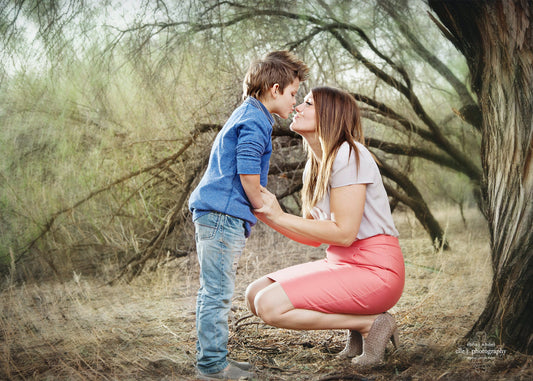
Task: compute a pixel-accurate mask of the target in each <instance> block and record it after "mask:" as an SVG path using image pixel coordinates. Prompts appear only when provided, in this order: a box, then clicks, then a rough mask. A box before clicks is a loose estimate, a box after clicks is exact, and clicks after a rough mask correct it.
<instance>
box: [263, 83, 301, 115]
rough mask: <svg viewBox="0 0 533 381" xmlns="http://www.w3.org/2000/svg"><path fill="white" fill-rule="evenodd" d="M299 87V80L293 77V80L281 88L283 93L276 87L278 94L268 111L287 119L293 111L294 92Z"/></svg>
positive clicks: (294, 103)
mask: <svg viewBox="0 0 533 381" xmlns="http://www.w3.org/2000/svg"><path fill="white" fill-rule="evenodd" d="M299 87H300V80H299V79H298V78H295V79H294V81H293V82H292V83H291V84H289V85H288V86H287V87H286V88H285V89H283V94H282V93H281V91H280V90H279V89H278V90H277V91H278V94H277V95H278V96H277V97H276V98H275V99H274V101H273V103H272V107H271V109H270V112H271V113H272V114H277V115H279V116H280V117H281V118H283V119H287V118H288V117H289V116H290V115H291V113H292V112H293V111H294V106H295V105H296V93H297V92H298V89H299Z"/></svg>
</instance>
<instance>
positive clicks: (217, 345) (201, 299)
mask: <svg viewBox="0 0 533 381" xmlns="http://www.w3.org/2000/svg"><path fill="white" fill-rule="evenodd" d="M194 226H195V230H196V233H195V240H196V251H197V253H198V261H199V263H200V289H199V290H198V298H197V299H196V330H197V334H198V340H197V342H196V349H197V354H196V360H197V367H198V369H199V370H200V371H201V372H202V373H206V374H208V373H216V372H219V371H221V370H223V369H224V368H225V367H226V366H227V365H228V361H227V359H226V356H227V354H228V349H227V345H228V335H229V327H228V314H229V310H230V308H231V298H232V296H233V291H234V289H235V273H236V270H237V262H238V260H239V258H240V256H241V254H242V251H243V250H244V244H245V243H246V238H245V236H244V233H245V232H244V221H243V220H241V219H240V218H235V217H231V216H228V215H225V214H222V213H217V212H210V213H208V214H205V215H203V216H201V217H199V218H197V219H196V221H195V222H194Z"/></svg>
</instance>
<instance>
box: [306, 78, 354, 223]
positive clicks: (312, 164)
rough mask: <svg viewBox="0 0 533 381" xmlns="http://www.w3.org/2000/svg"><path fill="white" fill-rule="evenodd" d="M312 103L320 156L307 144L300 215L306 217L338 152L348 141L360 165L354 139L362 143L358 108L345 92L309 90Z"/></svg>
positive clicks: (320, 195) (320, 194) (325, 187)
mask: <svg viewBox="0 0 533 381" xmlns="http://www.w3.org/2000/svg"><path fill="white" fill-rule="evenodd" d="M311 92H312V94H313V102H314V104H315V113H316V123H317V134H318V137H319V140H320V145H321V147H322V158H320V159H319V158H316V157H315V155H314V154H313V152H312V151H311V150H310V149H309V147H307V152H308V161H307V165H306V176H305V178H304V182H303V187H302V204H303V205H302V209H303V215H304V216H305V217H309V216H310V214H311V210H312V208H313V207H314V206H315V205H316V204H317V202H318V201H320V200H322V199H323V198H324V196H325V195H326V194H327V190H328V186H329V178H330V175H331V167H332V166H333V161H334V160H335V156H337V152H338V150H339V148H340V146H341V145H342V143H344V142H348V144H349V145H350V147H351V151H350V155H351V153H352V150H353V152H354V154H355V160H356V163H357V165H359V151H358V150H357V146H356V145H355V142H359V143H362V144H364V137H363V130H362V128H361V118H360V113H359V107H358V106H357V102H356V101H355V99H354V97H353V96H351V95H350V94H349V93H348V92H346V91H343V90H340V89H336V88H333V87H316V88H314V89H312V90H311Z"/></svg>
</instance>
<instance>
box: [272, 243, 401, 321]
mask: <svg viewBox="0 0 533 381" xmlns="http://www.w3.org/2000/svg"><path fill="white" fill-rule="evenodd" d="M326 254H327V256H326V258H325V259H322V260H319V261H315V262H309V263H303V264H299V265H295V266H291V267H287V268H285V269H282V270H279V271H276V272H273V273H271V274H268V275H267V277H268V278H270V279H271V280H273V281H276V282H279V283H280V284H281V286H282V287H283V290H284V291H285V293H286V294H287V296H288V297H289V299H290V301H291V303H292V304H293V306H294V308H301V309H307V310H315V311H320V312H325V313H342V314H351V315H371V314H378V313H381V312H385V311H387V310H388V309H390V308H391V307H393V306H394V305H395V304H396V303H397V302H398V300H399V299H400V296H401V295H402V291H403V286H404V282H405V267H404V261H403V255H402V251H401V249H400V245H399V242H398V238H396V237H392V236H389V235H377V236H373V237H370V238H365V239H362V240H356V241H355V242H354V243H353V244H352V245H351V246H350V247H341V246H334V245H330V246H329V247H328V249H327V250H326Z"/></svg>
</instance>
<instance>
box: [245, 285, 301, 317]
mask: <svg viewBox="0 0 533 381" xmlns="http://www.w3.org/2000/svg"><path fill="white" fill-rule="evenodd" d="M254 301H255V310H256V315H257V316H259V317H260V318H261V319H262V320H263V321H264V322H265V323H267V324H269V325H272V326H274V327H281V326H282V325H283V324H282V320H283V314H284V313H285V312H287V311H289V310H291V309H293V308H294V307H293V306H292V303H291V302H290V300H289V298H288V297H287V295H286V294H285V292H284V291H283V289H282V288H281V287H276V286H273V287H268V288H264V289H262V290H261V291H259V292H258V293H257V295H256V297H255V300H254Z"/></svg>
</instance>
